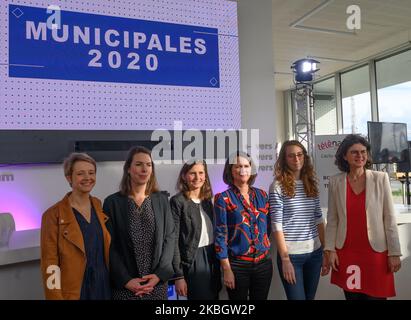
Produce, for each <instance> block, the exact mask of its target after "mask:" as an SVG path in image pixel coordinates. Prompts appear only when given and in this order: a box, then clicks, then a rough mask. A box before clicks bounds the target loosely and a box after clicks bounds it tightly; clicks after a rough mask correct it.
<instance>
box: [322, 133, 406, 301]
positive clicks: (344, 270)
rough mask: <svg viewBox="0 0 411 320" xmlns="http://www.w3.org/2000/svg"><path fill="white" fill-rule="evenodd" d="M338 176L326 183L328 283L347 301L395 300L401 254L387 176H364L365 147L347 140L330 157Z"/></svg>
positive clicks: (367, 160) (367, 157) (362, 142)
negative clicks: (333, 155) (329, 269)
mask: <svg viewBox="0 0 411 320" xmlns="http://www.w3.org/2000/svg"><path fill="white" fill-rule="evenodd" d="M335 157H336V160H335V164H336V165H337V166H338V168H339V169H340V170H341V171H342V172H343V173H340V174H338V175H336V176H333V177H331V178H330V182H329V186H328V213H327V226H326V232H325V249H324V250H325V252H326V254H327V255H328V259H329V263H330V266H331V268H332V275H331V283H333V284H336V285H338V286H339V287H341V288H342V289H343V290H344V294H345V297H346V299H347V300H352V299H367V300H370V299H386V298H387V297H392V296H395V288H394V276H393V273H394V272H397V271H398V270H399V269H400V267H401V260H400V256H401V250H400V243H399V238H398V230H397V224H396V221H395V212H394V206H393V201H392V195H391V188H390V183H389V178H388V175H387V174H386V173H384V172H377V171H372V170H369V168H370V167H371V158H370V144H369V143H368V141H367V140H366V139H365V138H364V137H362V136H360V135H354V134H351V135H348V136H347V137H346V138H345V139H344V140H343V141H342V142H341V144H340V146H339V148H338V150H337V153H336V155H335Z"/></svg>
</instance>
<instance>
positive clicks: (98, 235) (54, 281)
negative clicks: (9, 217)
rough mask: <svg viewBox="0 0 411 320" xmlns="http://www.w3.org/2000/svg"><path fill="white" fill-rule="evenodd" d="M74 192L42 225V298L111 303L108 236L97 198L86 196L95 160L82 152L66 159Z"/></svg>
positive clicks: (45, 216) (93, 179) (49, 212)
mask: <svg viewBox="0 0 411 320" xmlns="http://www.w3.org/2000/svg"><path fill="white" fill-rule="evenodd" d="M64 175H65V176H66V179H67V181H68V182H69V184H70V186H71V188H72V192H69V193H67V194H66V196H65V197H64V198H63V199H62V200H60V201H59V202H57V203H56V204H55V205H53V206H52V207H51V208H49V209H48V210H47V211H46V212H45V213H44V214H43V218H42V222H41V272H42V276H43V285H44V291H45V296H46V299H67V300H69V299H70V300H78V299H80V300H104V299H110V284H109V274H108V263H109V261H108V259H109V247H110V234H109V233H108V231H107V229H106V225H105V224H106V221H107V220H108V218H107V216H106V215H105V214H104V213H103V210H102V207H101V202H100V200H99V199H97V198H95V197H92V196H90V192H91V190H92V189H93V187H94V185H95V183H96V162H95V161H94V159H93V158H91V157H90V156H88V155H87V154H84V153H72V154H71V155H70V156H69V157H68V158H67V159H66V160H65V161H64Z"/></svg>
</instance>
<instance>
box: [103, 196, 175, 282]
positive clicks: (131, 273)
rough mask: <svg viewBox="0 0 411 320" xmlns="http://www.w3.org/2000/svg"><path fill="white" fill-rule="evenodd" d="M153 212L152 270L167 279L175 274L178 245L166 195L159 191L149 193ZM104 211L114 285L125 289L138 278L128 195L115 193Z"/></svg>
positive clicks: (109, 197) (107, 201)
mask: <svg viewBox="0 0 411 320" xmlns="http://www.w3.org/2000/svg"><path fill="white" fill-rule="evenodd" d="M150 198H151V203H152V206H153V211H154V220H155V234H154V239H155V240H154V253H153V260H152V261H153V265H152V271H153V273H154V274H156V275H157V276H158V277H159V278H160V279H161V281H163V282H166V281H167V280H168V279H170V278H171V277H172V275H173V273H174V272H173V266H172V260H173V254H174V246H175V234H174V221H173V217H172V215H171V210H170V204H169V203H168V198H167V196H165V195H163V194H162V193H160V192H154V193H152V194H151V195H150ZM103 210H104V213H105V214H107V215H108V216H109V218H110V219H109V220H108V221H107V229H108V231H109V232H110V234H111V246H110V278H111V282H112V285H113V286H114V287H115V288H123V287H124V286H125V284H127V282H128V281H130V280H131V279H133V278H137V277H138V268H137V264H136V260H135V257H134V248H133V243H132V241H131V239H130V223H129V217H128V197H127V196H124V195H122V194H120V192H117V193H114V194H112V195H110V196H108V197H107V198H106V199H105V200H104V205H103Z"/></svg>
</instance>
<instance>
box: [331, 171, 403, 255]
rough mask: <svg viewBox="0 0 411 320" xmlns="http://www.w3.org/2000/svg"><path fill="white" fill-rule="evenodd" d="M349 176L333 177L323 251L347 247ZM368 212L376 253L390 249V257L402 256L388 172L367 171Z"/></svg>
mask: <svg viewBox="0 0 411 320" xmlns="http://www.w3.org/2000/svg"><path fill="white" fill-rule="evenodd" d="M346 197H347V174H346V173H340V174H338V175H335V176H333V177H330V183H329V185H328V213H327V226H326V231H325V248H324V250H330V251H335V249H336V248H337V249H341V248H342V247H343V246H344V242H345V237H346V234H347V208H346ZM365 209H366V215H367V230H368V240H369V242H370V245H371V247H372V248H373V249H374V251H377V252H383V251H386V250H387V249H388V255H389V256H400V255H401V248H400V241H399V237H398V229H397V222H396V220H395V211H394V204H393V201H392V195H391V187H390V182H389V178H388V175H387V173H385V172H378V171H372V170H365Z"/></svg>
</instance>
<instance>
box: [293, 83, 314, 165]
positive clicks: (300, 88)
mask: <svg viewBox="0 0 411 320" xmlns="http://www.w3.org/2000/svg"><path fill="white" fill-rule="evenodd" d="M293 105H294V124H295V139H296V140H297V141H299V142H301V143H302V144H303V145H304V146H305V147H306V148H307V152H308V154H309V155H310V157H311V159H312V160H313V161H314V154H315V144H314V143H315V141H314V134H315V118H314V96H313V85H312V84H311V83H296V84H295V95H294V104H293Z"/></svg>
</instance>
